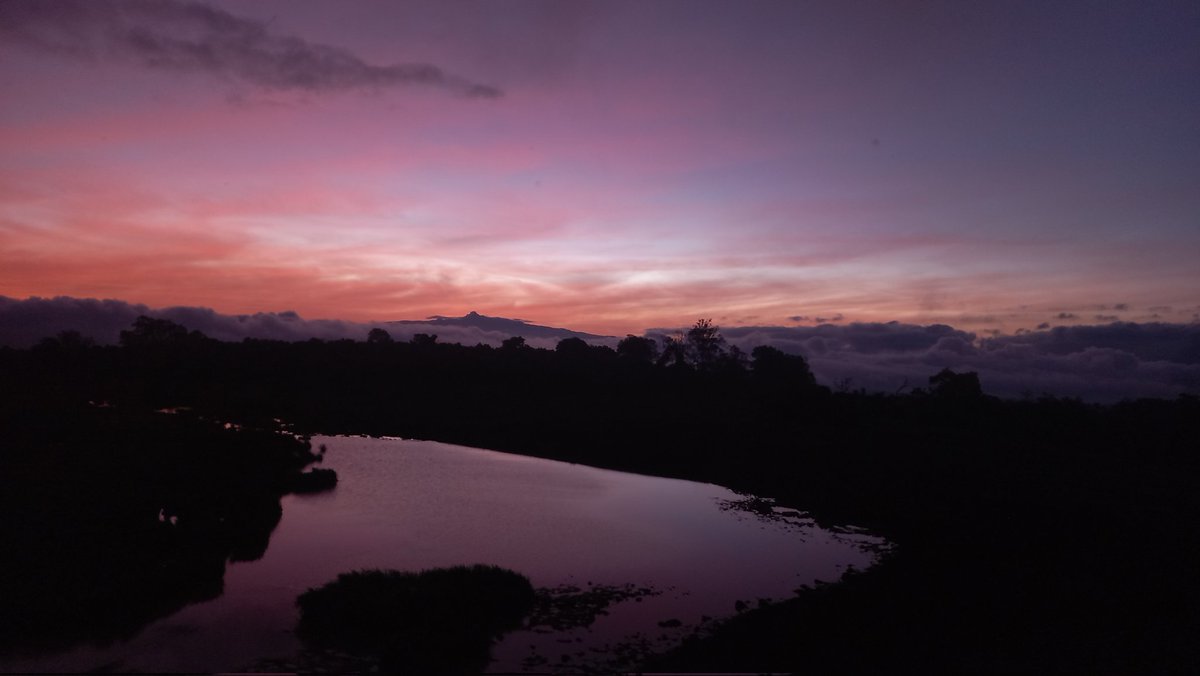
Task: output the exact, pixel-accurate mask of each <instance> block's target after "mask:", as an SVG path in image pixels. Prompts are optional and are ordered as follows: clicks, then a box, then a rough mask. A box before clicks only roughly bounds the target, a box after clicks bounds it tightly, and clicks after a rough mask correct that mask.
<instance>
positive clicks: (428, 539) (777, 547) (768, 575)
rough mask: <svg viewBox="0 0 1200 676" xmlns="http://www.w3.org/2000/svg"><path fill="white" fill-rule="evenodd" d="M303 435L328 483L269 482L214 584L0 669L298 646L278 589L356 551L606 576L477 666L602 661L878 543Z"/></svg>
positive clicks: (578, 477) (657, 643)
mask: <svg viewBox="0 0 1200 676" xmlns="http://www.w3.org/2000/svg"><path fill="white" fill-rule="evenodd" d="M318 444H324V445H325V446H326V447H327V448H328V452H327V454H326V456H325V463H324V466H327V467H331V468H333V469H336V470H337V472H338V474H339V478H340V482H339V484H338V486H337V488H336V489H335V490H333V491H331V492H327V493H323V494H317V495H289V496H286V497H284V498H283V518H282V521H281V522H280V524H279V526H278V527H277V528H276V530H275V531H274V533H273V534H272V536H271V541H270V546H269V547H268V549H267V551H266V554H265V555H264V556H263V557H262V558H261V559H260V560H258V561H252V562H244V563H231V564H229V565H228V567H227V570H226V573H225V586H224V593H223V594H222V595H221V596H220V597H219V598H217V599H215V600H213V601H209V602H205V603H199V604H195V605H192V606H189V607H186V608H184V609H183V610H181V611H179V612H178V613H176V614H174V615H172V616H170V617H167V618H164V619H162V620H159V621H157V622H154V623H152V624H150V625H148V626H147V627H146V628H145V629H144V630H143V631H141V633H140V634H139V635H138V636H136V637H135V638H134V639H132V640H130V641H128V642H125V643H120V644H116V645H110V646H82V647H77V648H74V649H72V650H70V651H68V652H66V653H62V654H58V655H49V656H41V657H37V658H26V659H12V658H0V669H2V670H4V671H21V672H81V671H89V670H92V669H96V668H101V669H105V670H121V671H126V670H132V671H154V672H179V671H187V672H214V671H238V670H244V669H248V668H254V667H258V668H264V665H271V664H274V665H286V664H290V662H289V660H291V659H292V657H293V656H294V655H296V654H297V653H298V652H299V651H300V649H301V646H300V644H299V641H298V640H297V639H296V638H295V636H294V635H293V633H292V629H293V627H294V626H295V623H296V619H297V614H296V609H295V606H294V602H295V598H296V596H297V595H298V594H300V593H302V592H304V591H305V590H306V589H308V588H310V587H314V586H319V585H321V584H324V583H325V582H328V581H330V580H332V579H334V578H335V577H336V576H337V574H338V573H340V572H345V571H349V570H355V569H363V568H395V569H399V570H412V571H416V570H421V569H425V568H431V567H440V566H451V565H457V564H472V563H487V564H495V565H499V566H502V567H505V568H511V569H513V570H515V571H517V572H520V573H522V574H524V575H526V576H528V577H529V578H530V580H531V581H532V582H533V584H534V585H535V586H539V587H563V586H571V587H577V588H579V589H581V590H589V589H608V590H613V591H614V595H613V598H614V603H613V604H612V605H610V606H609V607H608V608H607V609H606V612H607V614H602V615H600V616H598V617H597V618H596V621H595V622H594V623H593V624H592V625H591V626H588V627H577V628H574V629H570V630H564V631H556V632H547V631H546V630H545V629H544V628H543V629H542V631H529V630H521V631H516V632H513V633H510V634H508V635H506V636H505V637H504V638H503V639H502V641H501V642H500V643H499V644H498V645H497V646H495V647H494V649H493V653H492V654H493V657H494V658H495V660H496V661H495V662H493V664H492V666H491V669H493V670H496V671H523V670H529V669H538V670H542V671H544V670H547V669H551V668H553V667H555V666H560V665H563V666H565V665H570V666H572V667H574V666H575V665H579V664H589V663H590V664H604V660H605V659H606V656H608V655H611V654H613V653H614V652H616V651H617V650H618V649H636V650H642V651H646V650H662V649H665V648H668V647H670V646H671V645H674V644H677V643H678V642H679V641H680V640H682V639H683V638H684V637H686V636H687V635H689V634H690V633H692V632H693V631H695V630H697V628H702V627H703V626H705V625H706V624H707V623H708V622H710V621H711V620H712V619H719V618H722V617H727V616H729V615H732V614H734V613H735V612H736V608H737V607H747V606H748V607H753V606H755V605H757V604H758V603H759V600H760V599H770V600H778V599H784V598H787V597H789V596H791V595H793V594H794V590H796V589H797V588H799V587H800V586H802V585H811V584H812V583H814V582H815V581H818V580H823V581H833V580H836V579H837V578H838V577H839V576H840V575H841V574H842V573H843V572H844V571H845V569H846V567H847V566H854V567H857V568H860V569H861V568H865V567H867V566H869V565H870V564H871V563H872V561H873V560H874V558H875V554H874V553H873V552H874V551H876V549H875V548H876V547H878V546H879V545H881V541H880V540H878V539H877V538H873V537H870V536H867V535H864V534H858V533H853V532H831V531H828V530H822V529H820V528H817V527H816V526H815V525H814V524H813V523H812V522H811V521H810V520H808V519H806V518H805V517H804V516H803V514H800V513H798V512H795V511H792V510H786V509H783V508H779V507H772V506H771V505H769V504H766V503H764V502H762V501H755V500H752V499H749V498H748V497H747V496H744V495H739V494H737V493H734V492H732V491H730V490H728V489H725V488H722V487H719V486H715V485H712V484H702V483H696V482H691V481H681V480H675V479H664V478H658V477H649V476H642V475H636V474H628V473H624V472H616V471H610V470H603V469H597V468H593V467H587V466H583V465H573V464H569V463H563V462H558V461H553V460H545V459H540V458H532V457H526V456H520V455H512V454H507V453H499V452H494V451H486V450H479V449H472V448H465V447H462V446H454V445H449V444H441V443H436V442H428V441H411V440H400V439H387V438H384V439H378V438H363V437H314V438H313V445H314V447H315V446H317V445H318ZM623 592H629V593H623ZM621 599H624V600H621ZM739 602H740V603H739ZM631 646H632V648H631ZM622 647H624V648H622ZM268 659H276V660H278V661H276V662H264V660H268ZM542 665H544V666H542Z"/></svg>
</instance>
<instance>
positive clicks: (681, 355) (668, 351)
mask: <svg viewBox="0 0 1200 676" xmlns="http://www.w3.org/2000/svg"><path fill="white" fill-rule="evenodd" d="M655 363H656V364H657V365H659V366H675V367H678V368H687V367H688V366H689V363H688V357H687V344H686V343H685V342H684V338H683V336H682V335H675V336H663V349H662V354H660V355H659V357H658V361H657V362H655Z"/></svg>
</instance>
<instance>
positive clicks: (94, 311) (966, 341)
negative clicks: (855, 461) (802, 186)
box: [0, 297, 1200, 402]
mask: <svg viewBox="0 0 1200 676" xmlns="http://www.w3.org/2000/svg"><path fill="white" fill-rule="evenodd" d="M142 314H146V315H151V316H155V317H161V318H164V319H170V320H171V321H174V322H178V323H179V324H182V325H184V326H186V327H187V328H188V329H190V330H196V331H200V332H201V333H203V334H205V335H207V336H209V337H211V338H216V339H218V340H225V341H240V340H243V339H245V338H255V339H266V340H284V341H296V340H309V339H311V338H317V339H322V340H341V339H351V340H365V339H366V336H367V333H368V332H369V331H370V330H371V329H372V328H376V327H380V328H385V330H387V331H388V333H389V334H391V336H392V338H393V339H395V340H409V339H411V338H412V336H413V335H415V334H418V333H425V334H430V335H437V336H438V340H439V341H440V342H444V343H462V344H465V345H475V344H478V343H483V344H485V345H492V346H498V345H500V343H501V342H502V341H503V340H504V339H505V338H508V337H510V336H522V337H524V338H525V339H526V341H527V343H528V344H529V345H530V346H533V347H542V348H553V347H554V346H555V345H556V344H557V343H558V341H560V340H562V339H564V338H581V339H584V340H586V341H588V342H590V343H592V344H594V345H608V346H610V347H612V346H615V345H616V342H617V340H618V337H614V336H599V335H595V334H590V333H585V332H580V331H573V330H570V329H566V328H553V327H548V326H539V325H537V324H531V323H529V322H525V321H522V320H517V319H506V318H503V317H490V316H486V315H481V314H479V313H477V312H471V313H469V314H467V315H465V316H463V317H445V316H434V317H430V318H428V319H425V320H398V321H391V322H380V323H374V324H372V323H362V322H351V321H342V320H335V319H304V318H302V317H301V316H300V315H298V314H297V313H295V312H286V311H285V312H260V313H256V314H252V315H225V314H220V313H218V312H215V311H213V310H211V309H209V308H196V307H172V308H162V309H152V308H149V307H147V306H145V305H138V304H131V303H126V302H123V301H117V300H95V299H80V298H66V297H60V298H53V299H42V298H30V299H27V300H16V299H12V298H3V297H0V345H8V346H13V347H28V346H30V345H33V344H35V343H36V342H37V341H38V340H40V339H41V338H44V337H47V336H53V335H56V334H58V333H59V332H62V331H67V330H76V331H79V332H80V333H82V334H83V335H85V336H88V337H91V338H92V339H94V340H95V341H96V342H97V343H100V344H112V343H115V342H116V341H117V337H118V335H119V333H120V331H121V330H122V329H126V328H128V327H129V326H130V324H132V323H133V321H134V319H136V318H137V317H138V316H139V315H142ZM681 328H685V327H667V328H658V329H650V330H648V331H646V333H645V335H648V336H650V337H654V338H656V339H658V340H659V342H660V343H661V342H662V338H663V337H664V336H666V335H670V334H671V333H673V332H675V331H677V330H679V329H681ZM722 334H723V335H724V336H725V338H726V340H727V341H728V342H729V344H730V345H734V346H737V347H739V348H741V349H742V350H745V351H747V352H749V351H750V350H752V349H753V348H754V347H755V346H757V345H770V346H772V347H776V348H779V349H780V350H783V351H784V352H788V353H791V354H801V355H804V356H805V357H806V358H807V359H808V361H809V363H810V364H811V366H812V370H813V373H814V374H815V375H816V376H817V380H818V381H819V382H821V383H822V384H824V385H827V386H829V387H833V388H835V389H859V388H863V389H866V390H868V391H878V392H903V391H905V390H907V389H911V388H913V387H919V386H923V385H924V384H925V381H926V379H927V378H928V377H929V376H930V375H931V374H933V373H935V372H937V371H938V370H940V369H942V368H951V369H955V370H958V371H976V372H978V373H979V374H980V378H981V380H982V381H983V386H984V389H985V391H986V392H988V393H989V394H994V395H998V396H1005V397H1022V396H1039V395H1042V394H1053V395H1056V396H1069V397H1079V398H1082V399H1084V400H1088V401H1105V402H1106V401H1117V400H1120V399H1124V398H1137V397H1168V398H1170V397H1175V396H1177V395H1179V394H1181V393H1192V394H1197V393H1200V324H1197V323H1190V324H1169V323H1161V322H1149V323H1135V322H1111V323H1107V324H1097V325H1077V326H1057V327H1052V328H1045V329H1042V330H1037V331H1026V332H1022V333H1018V334H1013V335H991V336H979V335H977V334H975V333H973V332H970V331H964V330H961V329H957V328H954V327H951V326H947V325H944V324H930V325H924V326H922V325H918V324H906V323H901V322H852V323H848V324H844V325H837V324H832V323H829V324H820V325H817V326H732V327H724V328H722Z"/></svg>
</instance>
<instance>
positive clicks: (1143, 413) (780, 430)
mask: <svg viewBox="0 0 1200 676" xmlns="http://www.w3.org/2000/svg"><path fill="white" fill-rule="evenodd" d="M122 342H123V345H122V346H120V347H95V346H91V345H88V344H87V341H86V340H84V339H82V338H81V337H80V336H78V335H73V334H67V335H63V336H60V337H58V338H54V339H49V340H47V341H44V342H43V343H42V344H41V345H39V346H37V347H36V348H33V349H31V350H25V351H14V350H0V378H2V379H3V382H0V388H2V391H3V392H4V394H3V395H0V397H2V399H0V403H2V404H3V406H4V407H5V408H4V410H5V412H6V413H5V415H6V416H8V417H6V418H5V419H6V420H14V419H16V418H20V417H21V416H23V415H25V414H24V413H22V411H23V410H29V409H31V408H32V409H34V410H40V411H43V412H45V411H49V412H51V415H52V414H53V412H56V411H60V410H67V411H78V410H79V409H80V408H81V407H83V406H85V402H88V401H92V402H97V403H100V402H103V403H105V404H106V405H111V406H112V407H113V408H114V409H115V410H116V411H146V410H153V409H156V408H162V407H166V406H176V407H178V406H189V407H192V410H194V411H197V412H199V413H202V414H203V415H206V416H209V417H211V418H213V419H220V420H235V421H238V422H240V423H242V424H244V425H246V426H248V427H251V428H253V427H263V428H265V427H267V426H270V425H273V424H274V421H275V420H276V419H282V420H287V421H289V422H292V423H294V424H295V425H296V426H297V427H296V429H297V431H299V432H301V433H315V432H323V433H340V432H345V433H365V434H387V435H395V436H404V437H415V438H426V439H437V440H442V441H450V442H458V443H464V444H469V445H475V446H482V447H487V448H495V449H500V450H509V451H515V452H521V453H528V454H534V455H541V456H546V457H553V458H558V459H563V460H569V461H573V462H586V463H588V464H593V465H598V466H605V467H613V468H619V469H626V470H633V471H640V472H646V473H655V474H663V475H669V476H676V477H682V478H690V479H698V480H703V481H712V482H716V483H720V484H723V485H726V486H730V487H732V488H735V489H739V490H744V491H747V492H753V493H756V494H759V495H767V496H772V497H774V498H776V499H778V501H779V502H780V503H781V504H787V505H789V506H794V507H800V508H804V509H806V510H809V511H810V512H811V513H812V514H813V515H814V516H816V517H817V518H818V519H819V520H820V521H821V522H822V523H823V524H825V525H837V524H854V525H858V526H863V527H867V528H869V529H871V530H874V531H875V532H878V533H880V534H882V535H884V536H886V537H887V538H888V539H890V540H891V541H892V542H893V543H895V544H896V547H895V549H894V551H893V552H892V553H891V554H890V555H889V556H888V557H887V559H886V560H885V561H884V562H883V564H882V565H879V566H877V567H875V568H873V569H871V570H869V571H866V572H862V573H857V574H854V575H852V576H850V577H849V578H848V579H847V580H845V581H844V582H843V583H842V584H837V585H828V586H822V587H819V588H818V589H816V590H812V591H809V592H806V593H803V594H800V595H798V597H797V598H795V599H792V600H790V601H788V602H785V603H777V604H774V605H772V606H769V607H767V608H763V609H760V610H754V611H751V612H748V613H745V614H742V615H740V616H739V617H737V618H735V619H734V620H731V621H730V622H727V623H725V624H724V625H723V626H722V627H720V628H718V629H717V630H716V631H715V633H714V634H713V635H712V636H710V637H709V638H707V639H705V640H703V641H698V642H694V643H692V644H689V645H686V646H684V647H683V648H682V649H680V650H679V651H677V652H675V653H673V654H671V655H667V656H663V657H662V658H661V659H660V660H659V661H658V662H656V663H654V664H652V665H650V666H651V667H653V668H655V669H658V670H663V671H674V670H713V671H738V670H755V669H770V670H779V671H790V670H794V671H811V672H812V673H874V672H883V673H888V672H914V671H920V672H923V673H927V672H942V673H946V672H949V673H1081V672H1082V673H1167V672H1189V671H1191V670H1192V669H1194V667H1195V666H1196V665H1197V664H1200V642H1197V641H1196V640H1195V637H1196V636H1198V635H1200V576H1198V575H1197V574H1196V571H1198V570H1200V532H1198V531H1200V490H1197V489H1198V488H1200V455H1198V454H1197V441H1196V440H1197V439H1200V402H1198V401H1197V399H1196V398H1194V397H1186V396H1181V397H1180V398H1178V399H1175V400H1155V401H1136V402H1126V403H1122V404H1117V405H1114V406H1103V407H1102V406H1094V405H1087V404H1083V403H1080V402H1078V401H1073V400H1062V399H1055V398H1050V397H1045V398H1040V399H1028V400H1023V401H1002V400H998V399H994V398H991V397H987V396H984V395H983V394H982V393H981V391H980V387H979V382H978V380H977V379H976V378H975V377H974V375H973V374H955V373H950V372H941V373H938V374H935V375H934V377H933V378H931V380H930V382H929V383H928V386H926V387H921V388H919V389H916V390H911V391H908V392H906V393H904V394H895V395H873V394H866V393H863V392H855V391H852V390H850V389H849V388H844V390H845V391H839V392H831V391H830V390H829V389H827V388H824V387H820V386H818V385H816V384H815V382H814V381H813V378H812V375H811V373H810V372H809V371H808V368H807V364H806V363H805V362H804V360H803V359H802V358H800V357H795V356H789V355H785V354H783V353H780V352H778V351H775V350H771V349H769V348H760V349H756V350H755V351H754V352H753V353H752V354H750V355H745V354H741V353H738V352H737V351H735V350H732V349H727V348H726V346H725V345H724V344H723V343H722V341H721V340H720V336H719V334H717V333H716V331H715V329H714V328H713V327H711V326H710V325H708V324H706V323H703V322H701V323H700V324H698V325H697V326H696V327H694V328H693V330H692V331H690V332H687V333H685V334H681V335H680V336H679V337H678V339H677V340H673V341H670V342H669V343H668V344H667V345H655V344H653V343H651V342H649V341H646V340H644V339H640V338H633V337H630V338H628V339H626V340H625V341H623V342H622V343H621V346H620V347H619V348H618V349H617V350H611V349H607V348H597V347H591V346H588V345H587V344H586V343H584V342H583V341H580V340H576V339H567V340H564V341H562V343H560V344H559V346H558V349H556V350H536V349H531V348H528V347H525V346H524V345H523V344H522V341H520V340H518V339H513V340H510V341H508V342H506V344H505V345H504V346H503V347H501V348H490V347H486V346H477V347H465V346H459V345H444V344H440V343H438V342H437V341H436V338H435V337H432V336H418V337H417V338H415V339H414V340H413V341H411V342H406V343H397V342H393V341H391V340H390V338H389V337H388V336H387V334H386V333H385V332H383V331H378V332H372V334H371V336H370V340H368V341H367V342H353V341H338V342H320V341H309V342H305V343H277V342H267V341H252V340H250V341H245V342H242V343H235V344H230V343H219V342H216V341H212V340H209V339H207V338H205V337H203V336H200V335H199V334H195V333H188V332H187V331H186V329H182V328H181V327H177V326H174V325H171V324H169V323H167V322H161V321H157V320H140V321H139V323H138V325H136V326H135V327H133V328H132V329H131V330H130V331H129V332H127V333H126V335H124V336H123V339H122ZM89 410H90V409H89ZM14 411H15V413H14ZM73 415H75V414H73ZM35 417H36V416H35ZM42 417H43V418H44V417H46V416H45V414H44V413H43V414H42ZM64 420H66V421H68V422H67V423H65V424H66V426H70V425H71V424H73V423H71V422H70V421H71V420H72V418H64ZM9 424H11V423H9ZM138 425H140V423H137V424H136V425H133V424H131V427H130V428H129V429H128V430H127V432H128V436H130V437H131V438H133V437H136V436H137V435H140V434H141V432H138V431H136V430H135V429H134V428H136V427H137V426H138ZM58 432H59V433H65V432H63V431H62V430H59V431H58ZM27 438H28V439H30V440H33V439H36V438H37V435H27ZM13 448H14V447H13V446H10V445H9V443H8V441H7V439H6V444H5V448H4V458H3V459H0V461H2V462H6V463H11V462H13V458H14V457H15V458H30V457H38V456H40V455H42V454H47V457H51V458H53V457H55V455H54V454H55V453H56V452H57V451H55V450H54V446H53V445H52V444H51V445H45V444H43V445H41V446H36V445H33V442H32V441H30V442H29V444H27V445H26V446H20V445H18V446H16V447H15V448H17V449H21V450H18V451H17V452H16V453H14V451H13ZM22 462H31V461H29V460H24V461H22ZM71 462H74V461H71ZM88 462H92V463H93V464H98V463H99V461H98V460H95V459H94V458H93V459H91V460H88ZM68 464H69V463H68ZM168 465H169V466H173V465H172V464H170V463H168ZM71 471H75V470H71ZM79 471H80V472H81V473H86V472H85V471H83V470H79ZM3 476H4V478H3V481H4V482H5V493H6V494H7V493H9V492H11V491H10V490H9V489H10V488H13V487H15V488H16V490H17V491H18V492H24V493H25V495H24V497H22V498H21V499H30V500H31V499H34V497H31V495H30V494H28V491H29V490H30V489H29V488H27V486H28V482H21V481H17V480H14V479H10V478H9V477H10V476H12V475H10V474H9V473H7V472H6V473H5V474H4V475H3ZM181 521H182V519H181ZM90 528H91V526H87V525H79V529H80V531H81V533H86V532H87V531H89V530H90ZM268 532H269V530H268ZM697 565H703V562H697ZM73 574H75V573H74V572H73V571H72V570H66V569H61V568H60V569H55V570H53V571H51V572H49V573H39V574H38V575H32V576H31V575H30V573H29V572H28V571H26V573H25V575H24V577H26V578H28V577H34V578H37V577H41V578H42V579H46V580H48V582H47V584H49V583H50V582H52V578H51V577H49V576H62V577H67V578H69V577H70V576H71V575H73ZM87 584H88V583H87V582H86V581H80V582H79V583H78V588H77V592H79V593H82V590H83V589H84V588H85V587H86V586H87ZM68 588H69V587H68ZM199 593H200V592H195V593H194V594H193V596H195V595H197V594H199ZM206 593H212V592H211V590H209V591H208V592H206ZM0 598H3V597H0ZM0 603H4V604H8V603H9V602H8V601H7V600H6V601H2V602H0ZM732 610H733V609H731V611H732ZM5 612H7V610H6V611H5Z"/></svg>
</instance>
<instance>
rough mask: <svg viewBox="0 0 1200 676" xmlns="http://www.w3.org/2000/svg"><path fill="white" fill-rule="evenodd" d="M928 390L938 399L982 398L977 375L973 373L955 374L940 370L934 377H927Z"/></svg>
mask: <svg viewBox="0 0 1200 676" xmlns="http://www.w3.org/2000/svg"><path fill="white" fill-rule="evenodd" d="M929 389H930V391H931V392H932V394H933V395H934V396H938V397H952V398H954V399H976V398H979V397H982V396H983V388H982V387H981V386H980V384H979V374H978V373H976V372H974V371H967V372H966V373H955V372H954V371H951V370H950V369H948V368H946V369H942V370H941V371H938V372H937V374H936V375H932V376H929Z"/></svg>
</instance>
